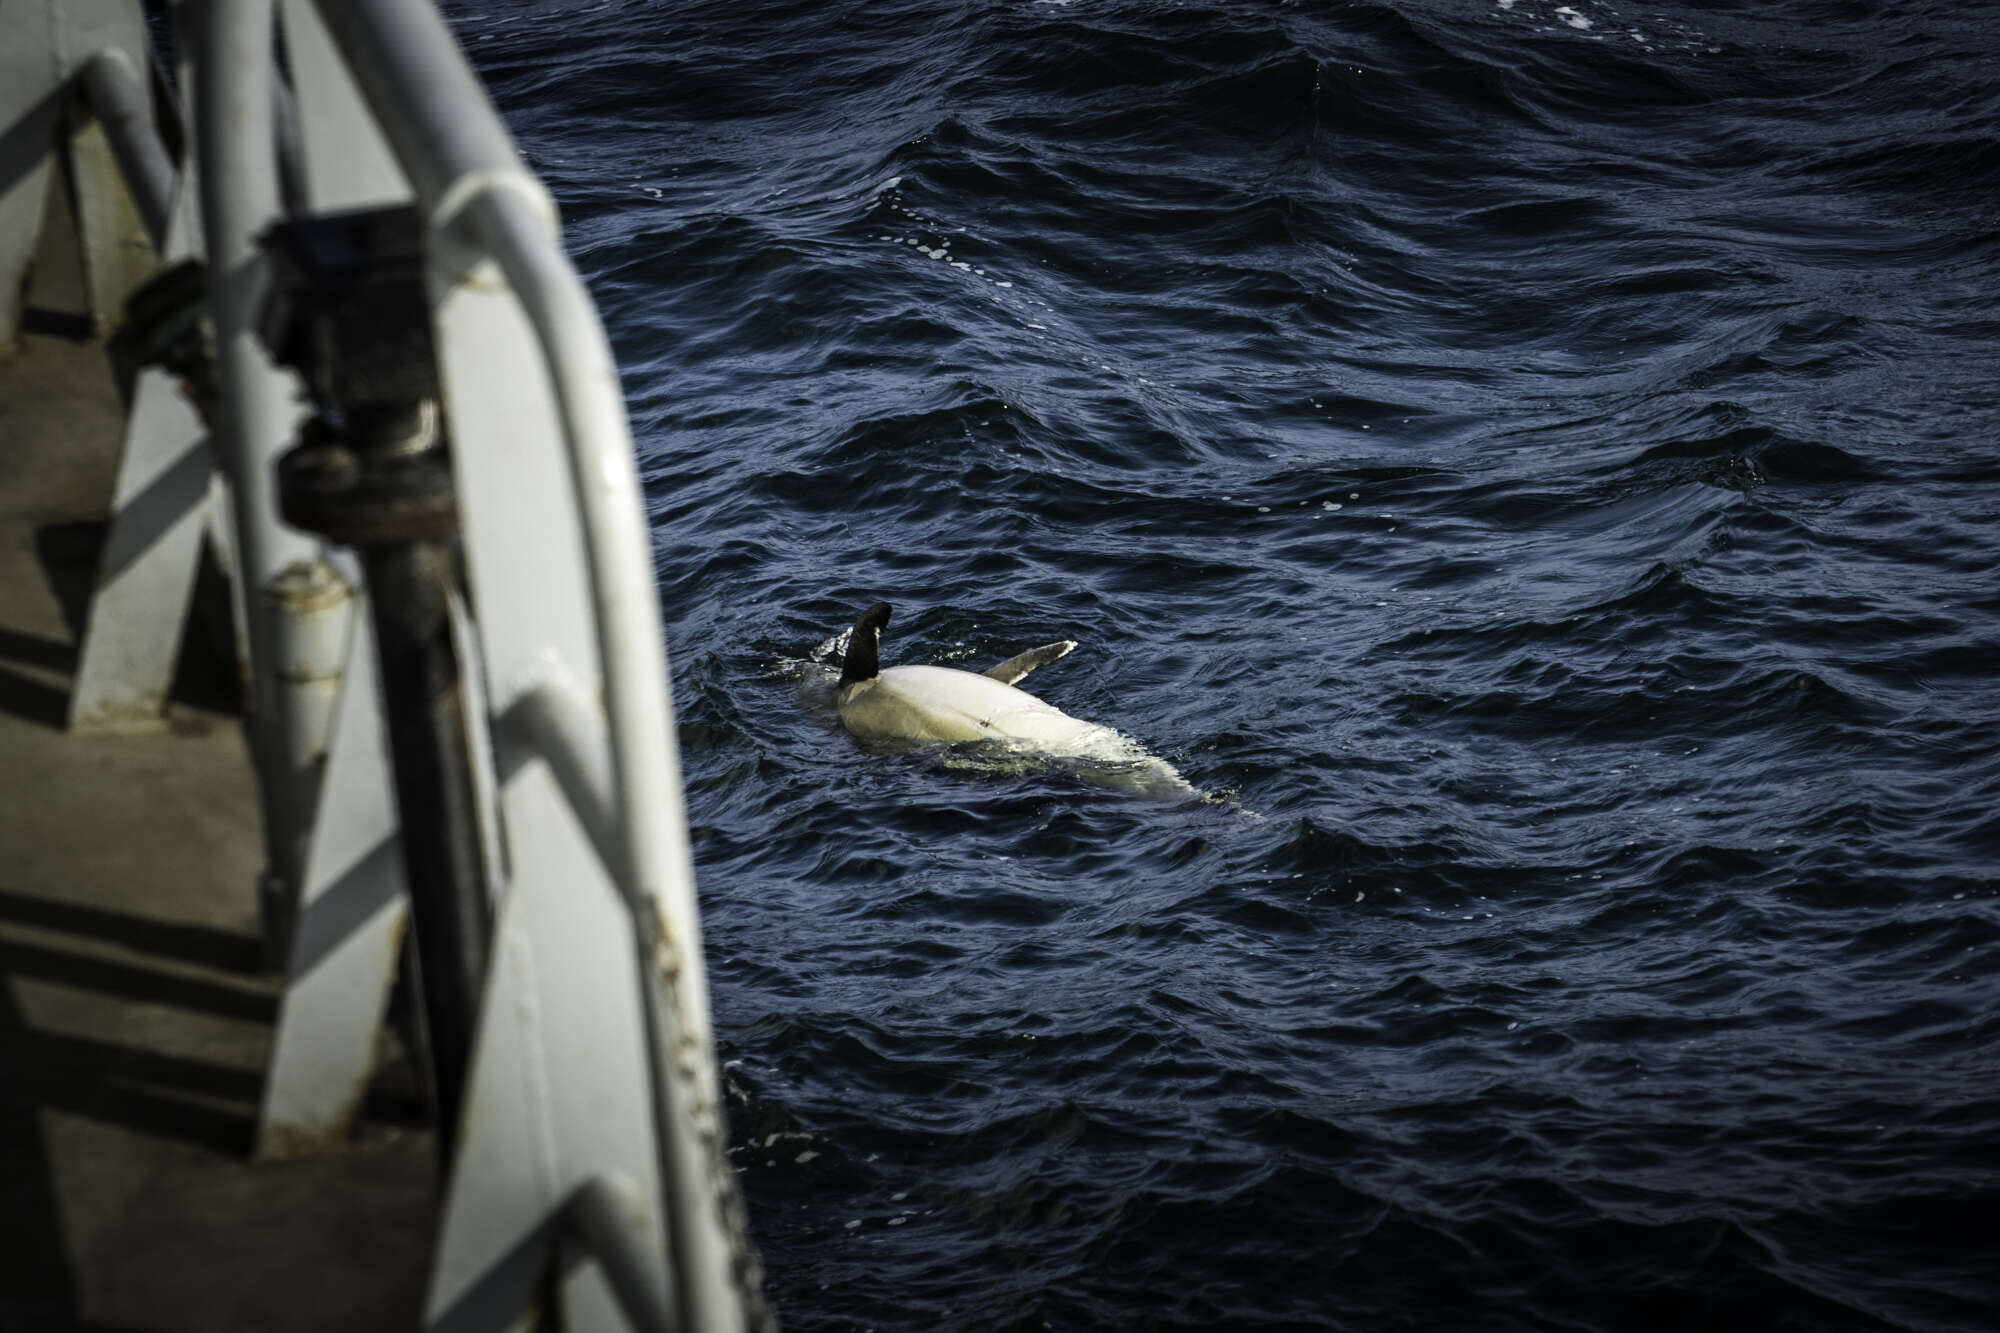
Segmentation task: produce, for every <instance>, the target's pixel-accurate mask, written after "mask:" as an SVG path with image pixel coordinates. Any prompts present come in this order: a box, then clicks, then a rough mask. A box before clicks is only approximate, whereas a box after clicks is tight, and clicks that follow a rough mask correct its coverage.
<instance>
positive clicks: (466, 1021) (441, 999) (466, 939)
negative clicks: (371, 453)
mask: <svg viewBox="0 0 2000 1333" xmlns="http://www.w3.org/2000/svg"><path fill="white" fill-rule="evenodd" d="M454 558H455V557H454V552H453V548H452V547H451V546H450V545H449V544H447V543H445V542H439V541H416V542H406V543H402V544H398V545H394V546H377V547H366V548H363V550H362V564H363V566H364V568H365V569H366V570H367V574H368V605H369V609H370V612H371V617H372V620H373V623H374V626H375V651H376V654H377V656H378V658H379V660H380V661H381V664H382V705H383V715H384V718H385V720H386V721H387V722H388V727H387V730H388V733H389V757H390V762H391V766H392V768H393V770H394V773H395V778H396V809H397V814H398V816H399V820H398V822H399V824H400V827H401V840H402V844H403V864H404V867H405V870H406V872H407V874H408V876H409V884H410V921H411V924H412V926H413V927H414V928H415V932H416V940H417V960H418V966H417V971H418V974H419V981H420V984H421V986H422V989H423V996H424V1023H425V1028H426V1030H427V1031H428V1033H429V1035H430V1047H431V1068H432V1071H433V1076H434V1077H435V1079H436V1083H437V1087H436V1092H437V1102H438V1140H439V1143H440V1144H441V1146H442V1151H440V1152H439V1154H438V1157H439V1165H440V1166H441V1167H443V1168H445V1169H446V1170H449V1167H450V1163H451V1161H452V1158H453V1156H454V1152H453V1149H454V1148H455V1147H456V1141H457V1136H458V1127H459V1115H460V1113H461V1111H462V1110H463V1108H464V1106H465V1084H466V1076H467V1071H468V1069H469V1067H470V1065H471V1063H472V1044H473V1038H474V1035H475V1034H476V1033H477V1031H478V1027H479V1000H480V994H481V992H482V990H483V989H484V983H485V978H486V960H487V952H488V949H489V947H490V938H489V937H490V935H491V932H492V923H491V921H490V920H489V919H488V918H489V913H488V911H487V890H486V877H485V871H484V855H483V851H482V848H481V846H480V834H479V816H478V813H477V810H476V809H475V803H476V801H477V795H476V787H475V785H474V782H473V777H472V769H471V764H470V755H471V743H470V738H469V737H468V735H467V734H466V715H465V686H464V681H463V677H462V673H461V670H460V664H459V661H458V654H457V652H456V650H455V649H454V648H453V646H452V631H451V601H450V598H451V588H452V580H453V563H454Z"/></svg>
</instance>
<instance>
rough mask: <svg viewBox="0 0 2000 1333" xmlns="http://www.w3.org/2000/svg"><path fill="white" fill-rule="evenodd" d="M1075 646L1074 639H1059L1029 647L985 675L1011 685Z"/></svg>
mask: <svg viewBox="0 0 2000 1333" xmlns="http://www.w3.org/2000/svg"><path fill="white" fill-rule="evenodd" d="M1074 647H1076V640H1075V639H1061V640H1058V641H1057V642H1055V643H1045V644H1043V645H1042V646H1041V647H1039V648H1030V649H1029V650H1028V651H1027V652H1025V653H1015V654H1014V655H1013V656H1012V657H1010V658H1008V659H1007V660H1006V661H1004V662H1002V663H1001V664H1000V665H999V666H997V667H993V668H991V669H990V670H988V671H987V673H986V674H987V675H989V676H991V677H993V679H995V680H997V681H999V682H1000V683H1001V684H1002V685H1012V684H1013V683H1014V682H1015V681H1017V680H1019V679H1020V678H1021V677H1023V676H1025V675H1027V674H1028V673H1029V672H1030V671H1033V670H1034V669H1035V668H1036V667H1038V666H1047V665H1048V664H1049V663H1051V662H1053V661H1055V660H1056V659H1057V658H1058V657H1061V656H1063V655H1064V654H1066V653H1067V652H1069V650H1070V649H1072V648H1074Z"/></svg>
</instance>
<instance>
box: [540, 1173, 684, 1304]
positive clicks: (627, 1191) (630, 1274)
mask: <svg viewBox="0 0 2000 1333" xmlns="http://www.w3.org/2000/svg"><path fill="white" fill-rule="evenodd" d="M634 1193H635V1191H634V1190H633V1188H632V1185H631V1182H629V1181H627V1180H626V1179H625V1178H624V1177H622V1176H619V1177H615V1178H613V1177H605V1176H592V1177H591V1178H590V1179H589V1180H586V1181H584V1182H583V1184H581V1185H579V1186H577V1187H576V1192H575V1193H574V1194H572V1195H570V1196H569V1202H568V1203H566V1204H564V1205H563V1223H564V1230H565V1231H567V1232H568V1233H569V1236H570V1239H572V1240H574V1241H576V1242H577V1243H578V1244H579V1245H581V1246H582V1247H583V1249H584V1250H585V1251H586V1252H588V1253H589V1255H590V1256H591V1258H593V1259H595V1260H597V1263H598V1266H599V1267H600V1268H602V1269H603V1270H604V1276H605V1278H606V1279H608V1280H609V1281H610V1283H611V1293H612V1295H614V1296H616V1297H617V1298H618V1308H619V1309H620V1310H622V1311H623V1312H624V1314H625V1318H626V1319H627V1320H628V1321H629V1322H630V1323H631V1325H632V1327H634V1328H636V1329H638V1330H640V1333H669V1330H672V1329H675V1328H685V1327H687V1326H686V1325H683V1324H676V1323H675V1322H674V1312H673V1309H672V1307H671V1306H670V1305H669V1304H668V1303H667V1301H666V1299H665V1297H664V1294H663V1293H662V1292H661V1291H660V1290H659V1288H658V1287H656V1286H655V1285H654V1284H653V1283H652V1282H651V1281H649V1280H648V1277H647V1273H646V1265H645V1262H644V1260H643V1259H642V1258H641V1257H640V1255H639V1253H638V1246H637V1243H636V1242H635V1241H634V1240H633V1239H632V1234H633V1228H632V1225H631V1223H630V1222H628V1221H627V1214H629V1212H630V1211H631V1209H632V1207H633V1203H632V1197H633V1195H634ZM669 1280H670V1281H671V1279H669Z"/></svg>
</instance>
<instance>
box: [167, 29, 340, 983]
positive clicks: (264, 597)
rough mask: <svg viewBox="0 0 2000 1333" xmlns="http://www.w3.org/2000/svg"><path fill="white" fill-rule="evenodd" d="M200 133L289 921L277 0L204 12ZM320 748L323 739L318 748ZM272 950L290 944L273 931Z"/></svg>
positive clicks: (277, 906)
mask: <svg viewBox="0 0 2000 1333" xmlns="http://www.w3.org/2000/svg"><path fill="white" fill-rule="evenodd" d="M200 26H201V38H200V46H201V57H202V58H201V61H200V65H199V70H200V72H199V74H198V76H197V78H196V84H197V86H196V89H195V99H196V111H195V135H196V142H197V144H198V145H199V151H198V159H199V161H200V162H201V164H202V169H201V171H200V172H199V173H198V174H199V179H200V184H201V204H202V223H203V229H204V231H205V233H206V236H207V250H208V271H209V280H210V282H211V284H212V288H211V290H212V295H213V303H214V312H215V341H216V359H217V372H218V373H217V378H218V381H219V384H220V389H221V399H222V411H221V413H220V422H219V425H220V431H219V434H220V436H221V438H220V440H219V441H218V443H219V444H220V445H221V451H222V457H223V459H224V462H225V466H226V467H227V469H228V472H229V476H230V480H231V483H232V487H231V489H232V490H233V491H234V494H235V501H236V504H235V513H236V552H237V558H238V561H239V567H240V569H241V571H242V578H243V584H244V597H243V608H244V612H245V618H246V619H247V620H248V621H249V639H250V660H251V680H250V693H251V718H250V723H251V725H250V738H251V750H252V754H253V755H254V757H255V759H256V763H257V770H258V775H259V778H260V782H259V794H260V799H261V801H262V804H263V816H264V854H265V866H266V869H265V875H264V881H263V883H262V885H261V886H260V890H261V894H262V901H263V905H264V908H265V912H266V921H267V934H270V933H272V932H271V931H270V930H269V927H268V923H270V922H273V921H279V920H282V919H284V917H285V916H286V915H288V908H289V905H290V903H291V900H292V897H293V893H294V887H295V885H296V883H297V881H298V870H299V867H300V864H301V861H302V855H303V852H302V840H303V832H304V828H305V825H306V818H307V812H308V810H309V809H310V797H311V792H312V787H313V782H314V777H315V773H316V767H315V762H316V755H315V754H314V753H304V754H301V753H298V752H297V750H298V746H297V745H296V743H295V740H296V738H297V737H298V735H299V729H298V728H297V727H296V726H295V725H293V723H292V719H291V714H292V711H293V710H294V708H295V707H296V706H297V701H296V700H294V699H293V698H292V692H291V690H290V688H289V687H288V685H287V683H286V681H285V680H284V679H283V678H282V676H281V674H280V673H281V671H282V669H283V664H282V663H281V661H280V658H279V651H280V646H281V645H280V639H281V636H280V634H279V633H278V625H277V618H278V617H279V616H281V615H283V614H284V613H285V612H284V608H283V606H282V604H281V603H279V602H277V601H275V600H273V597H272V595H270V593H269V591H268V590H271V589H274V588H275V586H276V584H277V580H278V579H279V577H280V576H281V575H282V574H283V573H284V571H285V570H286V569H287V568H288V567H290V566H292V565H296V564H308V563H311V562H312V561H313V560H315V559H316V558H317V547H316V545H315V543H314V542H313V541H312V540H311V539H310V538H308V537H306V536H304V535H303V534H301V533H298V532H294V531H292V530H290V529H288V528H286V527H285V526H284V525H283V524H282V523H281V522H280V521H279V518H278V505H277V494H276V489H275V486H274V484H273V479H272V465H273V463H274V461H275V460H276V458H277V455H278V453H279V452H280V450H281V448H282V447H283V445H284V444H285V442H286V440H287V438H288V437H289V436H290V434H291V431H292V425H293V422H294V421H295V419H296V417H297V411H296V409H295V408H294V407H293V406H292V403H291V401H290V398H291V395H290V392H289V386H288V383H287V380H286V378H285V377H284V376H283V375H281V374H280V373H279V372H278V371H277V370H276V369H275V368H274V367H273V366H272V365H271V362H270V360H269V359H268V358H267V357H266V356H265V354H264V350H263V347H262V346H261V345H260V344H259V342H258V340H257V335H256V330H255V322H256V316H257V303H258V300H259V295H260V286H261V282H260V279H261V277H262V269H263V259H262V257H261V255H260V253H259V250H258V245H257V238H258V236H259V235H260V234H261V233H262V232H263V231H264V229H265V228H266V227H268V226H269V225H270V224H271V222H272V221H273V220H275V219H276V218H277V216H278V190H277V181H276V171H275V163H274V160H273V156H274V155H273V148H272V145H273V142H274V139H273V135H274V132H275V131H274V127H273V125H272V111H271V106H272V101H271V99H272V92H271V81H272V79H273V77H274V74H273V62H272V45H271V42H272V26H273V16H272V0H209V3H208V4H207V5H205V6H204V7H203V10H202V13H201V18H200ZM315 748H316V747H315ZM267 943H269V944H271V945H272V946H273V947H274V948H277V947H281V946H282V944H283V941H281V940H276V939H267Z"/></svg>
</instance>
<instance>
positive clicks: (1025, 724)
mask: <svg viewBox="0 0 2000 1333" xmlns="http://www.w3.org/2000/svg"><path fill="white" fill-rule="evenodd" d="M888 623H889V604H888V603H887V602H877V603H875V605H873V606H871V607H869V608H868V609H867V610H866V611H863V612H862V613H861V618H860V619H858V620H856V621H855V622H854V632H853V634H852V635H850V636H849V638H848V641H847V657H846V660H845V662H843V663H842V667H841V673H840V684H839V686H838V688H837V689H836V690H835V692H834V702H835V704H836V705H837V706H838V708H839V710H840V721H841V725H842V726H844V727H846V728H847V730H848V731H850V732H852V733H853V734H854V735H856V736H858V737H860V738H862V739H863V740H872V741H885V740H903V741H943V742H946V743H957V742H963V741H985V742H990V743H993V744H997V745H1000V746H1004V747H1007V748H1011V749H1015V750H1025V751H1029V752H1032V753H1036V754H1044V755H1050V756H1053V757H1056V758H1062V759H1076V760H1082V761H1084V762H1085V763H1086V764H1088V765H1090V766H1091V767H1093V768H1098V767H1100V766H1101V768H1102V775H1103V777H1104V778H1105V779H1106V780H1107V781H1109V782H1111V783H1112V785H1117V786H1130V787H1134V788H1136V789H1138V790H1140V791H1144V792H1146V793H1148V794H1150V795H1156V796H1166V797H1173V798H1183V797H1196V796H1199V795H1200V794H1201V793H1200V792H1198V791H1196V790H1195V788H1194V787H1193V786H1191V785H1189V783H1188V781H1187V779H1185V778H1183V777H1182V776H1181V775H1180V773H1179V772H1178V771H1177V770H1175V768H1174V766H1173V765H1171V764H1169V763H1167V762H1166V761H1165V760H1163V759H1159V758H1156V757H1155V756H1153V755H1151V754H1148V753H1147V752H1146V751H1145V750H1144V749H1142V748H1141V747H1140V746H1139V745H1138V743H1137V742H1135V741H1133V740H1132V739H1131V738H1130V737H1127V736H1125V735H1123V734H1121V733H1120V732H1118V731H1115V730H1113V729H1112V728H1110V727H1106V726H1101V725H1099V724H1098V723H1095V722H1086V721H1084V720H1083V719H1082V718H1077V717H1071V716H1070V715H1069V714H1068V713H1065V712H1063V711H1062V710H1061V709H1060V708H1057V707H1056V706H1055V705H1053V704H1048V703H1044V702H1042V701H1041V700H1040V699H1037V698H1036V697H1035V696H1034V695H1032V694H1029V693H1028V692H1027V691H1026V690H1021V689H1016V688H1015V687H1014V682H1015V681H1017V680H1020V679H1021V678H1022V677H1023V676H1025V675H1027V674H1028V673H1029V672H1030V671H1033V670H1034V669H1035V668H1036V667H1040V666H1046V665H1048V664H1049V663H1050V662H1053V661H1055V660H1056V659H1057V658H1059V657H1063V656H1065V655H1067V654H1068V653H1069V651H1070V650H1071V649H1072V648H1075V647H1076V641H1075V640H1073V639H1062V640H1058V641H1057V642H1055V643H1045V644H1043V645H1042V646H1041V647H1039V648H1030V649H1028V650H1027V651H1026V652H1023V653H1017V654H1015V655H1014V656H1013V657H1010V658H1008V659H1007V660H1006V661H1004V662H1002V663H1000V665H998V666H996V667H993V668H992V669H990V670H988V671H986V672H983V673H981V672H973V671H960V670H958V669H957V668H955V667H941V666H892V667H884V666H882V664H881V641H882V629H883V627H884V626H886V625H887V624H888Z"/></svg>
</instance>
